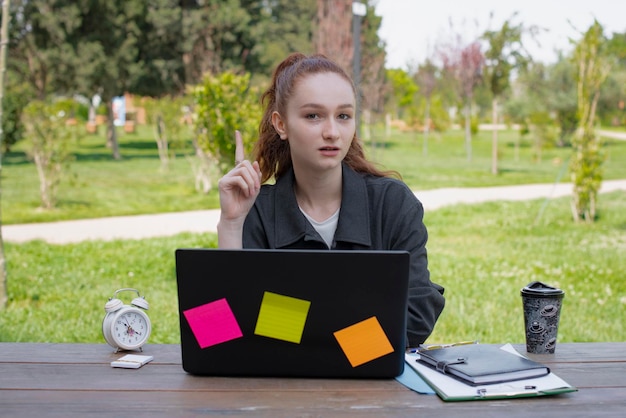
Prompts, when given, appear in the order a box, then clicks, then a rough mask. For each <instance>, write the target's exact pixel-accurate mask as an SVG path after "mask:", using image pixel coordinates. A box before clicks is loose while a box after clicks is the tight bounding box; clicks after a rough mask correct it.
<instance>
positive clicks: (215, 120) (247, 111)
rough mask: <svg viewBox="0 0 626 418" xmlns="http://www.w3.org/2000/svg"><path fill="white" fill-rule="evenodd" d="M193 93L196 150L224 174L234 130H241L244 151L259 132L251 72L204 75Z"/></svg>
mask: <svg viewBox="0 0 626 418" xmlns="http://www.w3.org/2000/svg"><path fill="white" fill-rule="evenodd" d="M192 93H193V96H194V99H195V109H194V113H195V115H196V118H195V132H196V136H197V137H196V141H197V142H196V143H197V147H198V150H200V151H202V153H201V154H200V155H201V156H202V158H205V159H206V161H207V162H212V163H213V164H215V166H216V167H217V169H218V174H219V175H223V174H225V173H226V172H228V170H230V169H231V168H232V166H233V161H234V158H235V130H239V131H240V132H241V134H242V137H243V140H244V148H245V149H246V151H250V150H251V147H252V143H253V141H254V138H256V136H257V134H258V122H259V121H260V120H261V113H262V112H261V107H260V105H259V103H258V97H259V96H258V91H257V90H256V89H254V88H251V87H250V74H248V73H246V74H244V75H237V74H234V73H232V72H228V71H227V72H224V73H222V74H220V75H216V76H213V75H211V74H207V75H205V77H204V82H203V83H202V84H200V85H198V86H195V87H194V88H193V92H192Z"/></svg>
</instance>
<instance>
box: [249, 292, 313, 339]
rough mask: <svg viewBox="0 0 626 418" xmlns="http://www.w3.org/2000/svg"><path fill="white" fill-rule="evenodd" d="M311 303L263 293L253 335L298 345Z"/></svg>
mask: <svg viewBox="0 0 626 418" xmlns="http://www.w3.org/2000/svg"><path fill="white" fill-rule="evenodd" d="M310 306H311V302H310V301H308V300H303V299H297V298H293V297H290V296H283V295H279V294H277V293H272V292H265V293H264V294H263V301H262V302H261V309H260V311H259V317H258V319H257V323H256V328H255V329H254V333H255V334H257V335H263V336H265V337H270V338H276V339H279V340H285V341H289V342H292V343H296V344H300V340H301V339H302V332H303V331H304V323H305V322H306V317H307V315H308V313H309V307H310Z"/></svg>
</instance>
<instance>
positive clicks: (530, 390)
mask: <svg viewBox="0 0 626 418" xmlns="http://www.w3.org/2000/svg"><path fill="white" fill-rule="evenodd" d="M512 389H514V390H513V391H512V392H491V393H488V392H487V389H485V388H481V389H477V390H476V394H477V395H478V396H480V397H481V398H494V397H502V396H518V395H537V394H539V391H538V390H537V386H531V385H526V386H524V387H523V388H518V389H517V390H515V389H516V388H512Z"/></svg>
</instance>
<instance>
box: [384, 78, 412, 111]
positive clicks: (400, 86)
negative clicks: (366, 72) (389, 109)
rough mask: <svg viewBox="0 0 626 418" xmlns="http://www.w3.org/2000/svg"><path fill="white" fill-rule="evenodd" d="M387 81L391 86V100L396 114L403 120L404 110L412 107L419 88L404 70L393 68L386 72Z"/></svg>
mask: <svg viewBox="0 0 626 418" xmlns="http://www.w3.org/2000/svg"><path fill="white" fill-rule="evenodd" d="M386 74H387V79H388V80H389V82H390V84H391V91H392V95H391V97H390V99H391V100H392V101H395V102H392V103H393V104H394V105H395V108H394V109H393V110H394V113H395V114H396V115H397V116H398V117H400V118H402V113H403V110H404V109H406V108H407V107H409V106H411V105H412V104H413V103H414V101H415V94H416V93H417V91H418V90H419V87H418V85H417V83H416V82H415V80H413V78H411V76H410V75H409V74H408V73H407V72H406V71H404V70H401V69H399V68H393V69H390V70H387V71H386Z"/></svg>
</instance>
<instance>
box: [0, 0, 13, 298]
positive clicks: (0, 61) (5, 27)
mask: <svg viewBox="0 0 626 418" xmlns="http://www.w3.org/2000/svg"><path fill="white" fill-rule="evenodd" d="M10 7H11V1H10V0H3V1H2V27H1V29H0V121H2V120H3V115H4V113H3V112H4V106H3V103H4V81H5V79H6V77H5V72H6V68H7V65H6V64H7V44H8V42H9V19H10V17H11V16H10V14H9V9H10ZM3 142H4V131H3V126H2V125H1V124H0V180H1V179H2V149H3V147H4V144H3ZM1 197H2V187H1V186H0V201H1ZM6 303H7V269H6V258H5V255H4V240H3V238H2V210H1V209H0V309H4V307H5V306H6Z"/></svg>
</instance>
